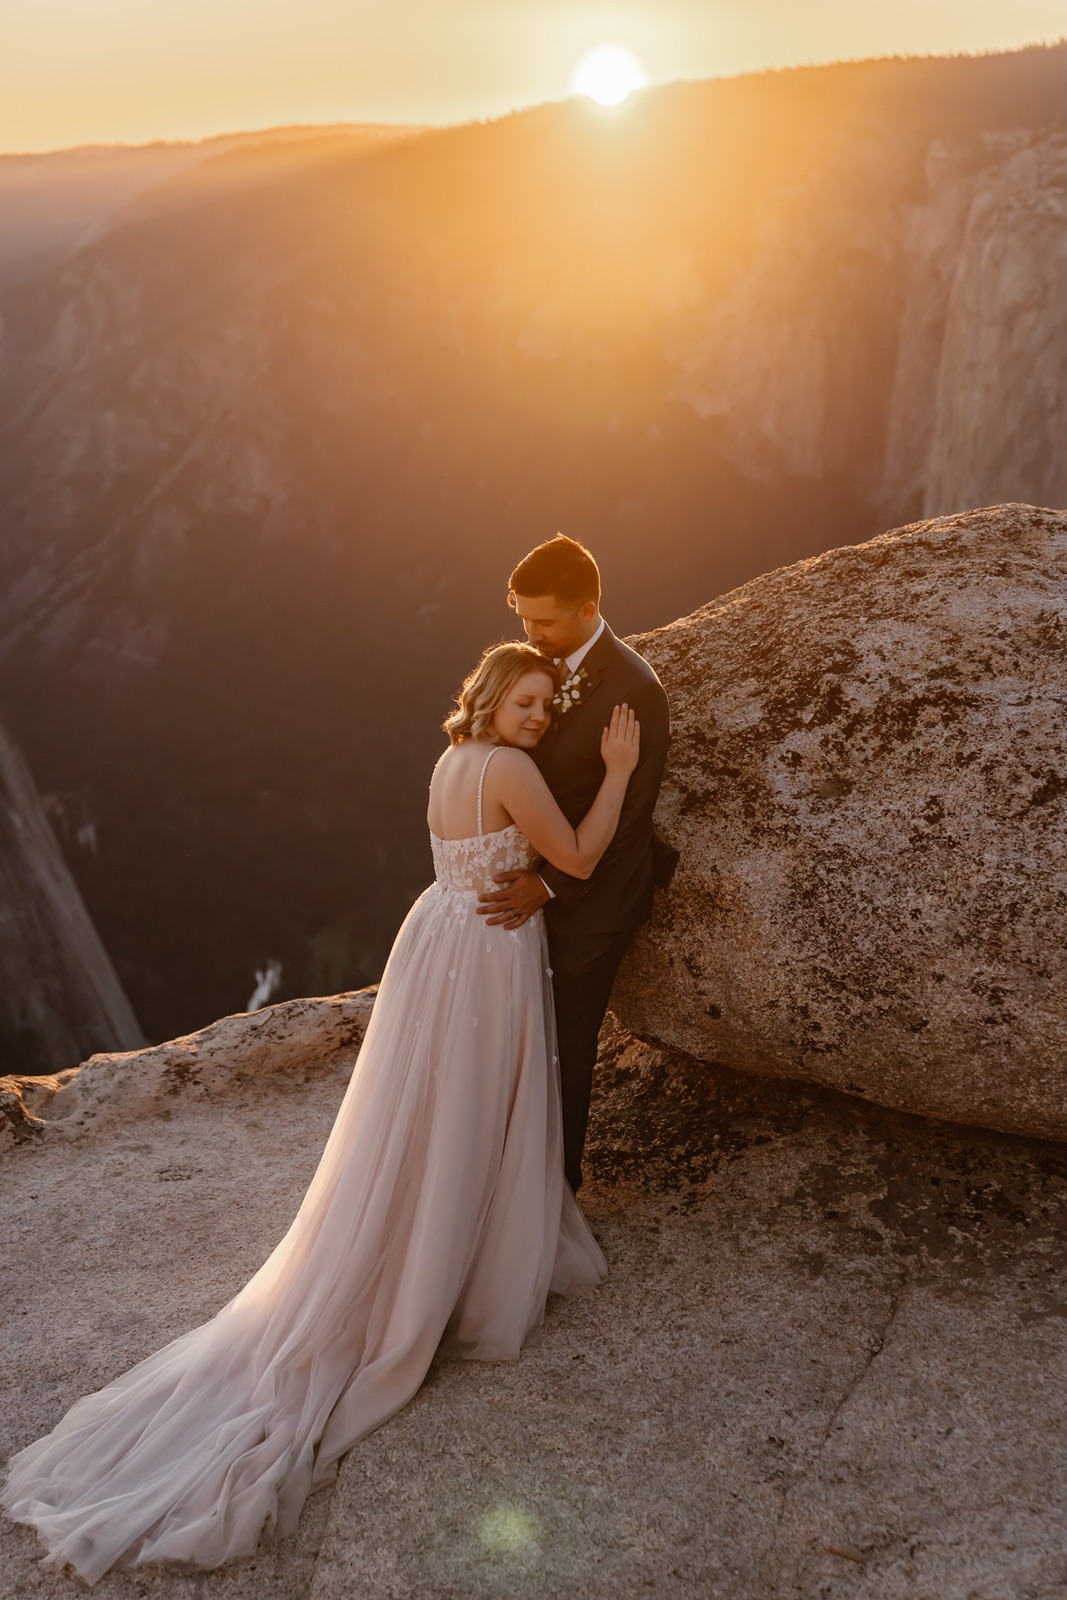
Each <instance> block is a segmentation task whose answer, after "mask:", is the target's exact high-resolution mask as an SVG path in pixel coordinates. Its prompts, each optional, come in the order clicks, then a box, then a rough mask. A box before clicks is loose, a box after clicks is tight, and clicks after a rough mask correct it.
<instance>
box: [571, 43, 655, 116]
mask: <svg viewBox="0 0 1067 1600" xmlns="http://www.w3.org/2000/svg"><path fill="white" fill-rule="evenodd" d="M647 83H648V73H647V72H646V71H645V69H644V67H643V66H642V65H641V63H640V61H638V59H637V57H636V56H635V55H634V54H633V53H632V51H630V50H626V49H624V48H623V46H622V45H621V44H598V45H597V47H596V49H595V50H587V51H586V53H585V55H584V56H583V57H582V59H581V60H580V61H579V63H578V65H577V66H576V67H575V69H574V71H573V73H572V74H571V94H584V95H588V97H589V99H590V100H595V101H596V102H597V104H598V105H602V106H618V105H621V104H622V102H623V101H624V100H625V99H626V97H627V95H630V94H632V93H633V91H634V90H635V89H643V88H644V87H645V85H646V84H647Z"/></svg>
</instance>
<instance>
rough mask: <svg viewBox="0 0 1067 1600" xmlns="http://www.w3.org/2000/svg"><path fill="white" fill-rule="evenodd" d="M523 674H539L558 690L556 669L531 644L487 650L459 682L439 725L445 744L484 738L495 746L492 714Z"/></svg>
mask: <svg viewBox="0 0 1067 1600" xmlns="http://www.w3.org/2000/svg"><path fill="white" fill-rule="evenodd" d="M524 672H542V673H544V675H545V677H546V678H549V679H550V680H551V682H552V686H553V689H558V688H559V685H560V675H559V669H558V668H557V667H556V666H554V665H553V663H552V662H551V661H549V660H548V659H547V658H546V657H545V656H543V655H542V654H541V653H540V651H539V650H535V649H534V648H533V646H532V645H528V644H495V645H493V646H492V648H491V649H489V650H487V651H486V652H485V654H484V655H483V656H482V659H481V660H480V661H479V663H478V665H477V666H476V667H475V669H474V671H473V672H472V673H470V674H469V675H468V676H467V677H466V678H465V679H464V680H463V687H462V689H461V690H460V691H459V693H458V694H457V696H456V709H455V711H453V712H451V713H450V715H449V716H447V717H446V718H445V720H444V722H443V723H442V724H441V726H442V727H443V728H444V730H445V732H446V733H447V734H448V739H449V743H450V744H462V743H463V741H464V739H488V740H490V742H491V743H492V744H499V743H500V740H499V739H498V738H497V736H496V734H495V733H494V732H493V729H492V727H491V726H490V724H491V722H492V718H493V712H494V711H495V710H496V708H497V706H498V705H500V703H501V701H502V700H503V699H504V697H505V695H506V694H507V693H508V691H509V690H510V689H511V687H512V685H513V684H514V683H516V682H517V681H518V679H519V678H521V677H522V675H523V673H524Z"/></svg>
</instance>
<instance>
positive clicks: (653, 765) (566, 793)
mask: <svg viewBox="0 0 1067 1600" xmlns="http://www.w3.org/2000/svg"><path fill="white" fill-rule="evenodd" d="M508 604H509V605H510V606H511V607H512V609H513V610H514V611H516V612H517V613H518V615H519V616H520V617H521V619H522V624H523V627H524V628H525V629H526V637H527V638H528V639H529V641H530V643H531V644H532V645H533V646H534V648H535V649H537V650H540V652H541V654H542V655H544V656H548V657H550V658H551V659H552V660H553V661H556V662H557V663H558V664H559V666H560V669H561V671H562V672H563V675H564V685H563V689H562V691H561V694H560V696H559V697H558V699H557V705H556V710H557V716H556V719H555V721H554V723H553V725H552V727H551V728H550V729H549V731H548V732H547V733H546V734H545V736H544V738H543V739H542V740H541V742H540V744H539V745H538V747H537V750H536V751H535V752H534V760H535V761H536V762H537V765H538V766H539V767H540V769H541V772H542V774H543V776H544V779H545V782H546V783H547V784H548V787H549V788H550V789H551V791H552V793H553V795H554V796H555V799H556V802H557V804H558V805H559V807H560V810H561V811H562V812H563V814H564V816H565V817H566V818H567V820H568V822H570V823H571V824H572V825H577V824H578V823H579V822H581V820H582V818H583V817H584V816H585V814H586V812H587V811H588V810H589V807H590V806H591V805H592V803H593V800H594V798H595V796H596V792H597V790H598V789H599V787H600V783H601V780H602V778H603V776H604V763H603V761H602V760H601V759H600V735H601V732H602V730H603V728H604V727H605V725H606V724H607V722H608V720H609V718H610V716H611V709H612V707H613V706H615V705H620V704H622V703H623V702H624V701H625V702H626V704H627V705H630V706H632V707H633V708H634V710H635V711H636V712H637V718H638V721H639V722H640V724H641V756H640V760H639V761H638V764H637V770H636V771H635V772H634V774H633V776H632V777H631V779H630V784H629V788H628V789H627V791H626V799H625V801H624V802H623V808H622V816H621V817H620V818H619V826H618V828H617V829H616V832H615V837H614V838H613V839H612V841H611V843H610V844H609V845H608V848H607V850H606V851H605V852H604V855H603V856H602V857H601V860H600V864H599V866H598V867H597V868H596V870H595V872H594V874H593V876H592V877H591V878H589V879H581V878H571V877H568V875H567V874H566V873H565V872H560V871H559V869H558V868H556V867H553V866H551V865H550V864H549V863H548V862H547V861H544V862H542V863H541V865H540V866H539V867H538V868H536V870H533V871H527V872H501V873H498V874H497V877H496V880H495V881H496V882H498V883H500V884H502V885H504V887H503V888H501V889H499V890H498V891H496V892H495V893H487V894H483V895H481V896H480V897H479V901H480V903H479V906H478V910H479V914H480V915H482V916H485V917H486V918H487V919H488V921H489V922H490V923H493V924H500V925H501V926H502V927H505V928H518V927H521V925H522V924H523V923H524V922H525V921H526V920H527V918H529V917H532V916H533V914H534V912H536V911H539V910H540V909H541V907H542V906H544V908H545V921H546V923H547V926H548V948H549V961H550V963H551V966H552V987H553V991H554V994H555V1002H556V1031H557V1034H558V1038H559V1069H560V1090H561V1094H562V1100H563V1145H564V1164H565V1169H566V1174H567V1181H568V1182H569V1184H570V1185H571V1188H572V1189H574V1190H577V1189H578V1188H579V1187H580V1185H581V1182H582V1150H583V1147H584V1145H585V1129H586V1123H587V1122H588V1120H589V1095H590V1090H591V1088H592V1082H593V1067H594V1065H595V1063H596V1055H597V1035H598V1034H599V1032H600V1025H601V1023H602V1022H603V1020H604V1012H605V1011H606V1010H607V1005H608V1000H609V999H610V998H611V986H612V983H613V982H614V979H615V973H616V971H617V970H618V966H619V963H620V961H621V960H622V958H623V956H624V954H625V953H626V948H627V946H628V945H629V943H630V940H631V939H632V938H633V935H634V931H635V929H637V928H639V927H640V925H641V924H642V923H643V922H646V921H647V920H648V918H649V916H650V915H651V911H652V889H653V885H654V884H656V883H660V884H664V883H668V882H669V881H670V875H671V872H672V871H673V870H674V861H675V859H676V852H675V851H672V850H671V849H670V848H669V846H667V845H666V844H664V842H663V841H662V840H661V839H659V838H657V836H656V835H655V834H654V833H653V829H652V812H653V809H654V807H655V804H656V796H657V795H658V793H659V786H660V780H661V779H662V777H663V764H664V762H665V760H666V757H667V740H668V735H669V732H670V716H669V712H668V709H667V696H666V695H665V694H664V692H663V685H662V684H661V683H660V681H659V679H658V678H657V677H656V674H655V673H654V672H653V670H652V668H651V667H650V666H649V665H648V662H647V661H644V660H643V659H642V658H641V657H640V656H639V655H638V654H637V653H636V651H634V650H631V649H630V648H629V646H628V645H625V644H623V643H622V641H621V640H619V639H616V637H615V635H614V634H613V633H612V631H611V629H610V628H609V627H608V625H607V623H606V622H605V621H604V619H603V617H602V616H601V615H600V572H599V570H598V568H597V564H596V562H595V561H594V560H593V558H592V556H591V555H590V554H589V551H588V550H586V549H585V547H584V546H583V545H580V544H578V543H576V542H575V540H573V539H567V538H565V537H564V536H563V535H562V534H557V535H556V537H555V538H554V539H549V540H548V541H547V542H546V543H545V544H539V545H538V546H537V548H536V549H535V550H531V551H530V554H529V555H528V556H526V557H525V558H524V559H523V560H522V561H520V562H519V564H518V566H517V567H516V568H515V571H514V572H513V573H512V574H511V579H510V586H509V590H508Z"/></svg>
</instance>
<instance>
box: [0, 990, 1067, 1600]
mask: <svg viewBox="0 0 1067 1600" xmlns="http://www.w3.org/2000/svg"><path fill="white" fill-rule="evenodd" d="M372 1003H373V993H371V992H363V993H355V994H347V995H338V996H335V997H332V998H329V999H325V1000H321V1001H310V1002H292V1003H290V1004H288V1005H281V1006H275V1007H272V1008H269V1009H268V1010H267V1011H264V1012H257V1013H255V1014H253V1015H250V1016H238V1017H230V1018H225V1019H224V1020H223V1021H222V1022H220V1023H216V1024H214V1025H213V1027H211V1028H209V1029H205V1030H204V1031H203V1032H202V1033H201V1034H193V1035H190V1036H189V1037H188V1038H187V1039H183V1040H179V1041H174V1042H173V1043H172V1044H169V1045H164V1046H160V1047H158V1049H156V1050H149V1051H142V1052H137V1053H133V1054H126V1055H118V1056H114V1057H106V1056H102V1057H96V1058H94V1059H93V1060H92V1061H91V1062H89V1063H88V1064H87V1065H86V1066H85V1067H83V1068H82V1069H81V1070H80V1071H78V1070H77V1069H75V1070H74V1071H72V1072H70V1073H65V1074H60V1075H59V1076H58V1077H57V1078H55V1079H53V1080H48V1081H46V1082H43V1083H36V1084H35V1083H34V1082H33V1080H23V1092H21V1093H20V1092H19V1084H18V1083H17V1082H15V1081H13V1080H9V1081H8V1085H7V1087H8V1090H9V1093H10V1095H11V1103H12V1105H15V1106H18V1107H22V1106H24V1105H26V1103H27V1100H28V1102H29V1111H30V1114H31V1116H32V1117H33V1119H34V1120H33V1121H32V1122H31V1121H28V1120H27V1119H26V1118H25V1117H23V1118H22V1121H21V1122H20V1124H19V1126H20V1130H21V1137H19V1138H17V1139H16V1138H14V1137H13V1138H12V1139H11V1141H10V1143H9V1146H8V1148H7V1150H6V1151H5V1152H4V1156H3V1184H4V1212H5V1221H6V1224H7V1231H6V1238H7V1242H8V1252H9V1253H8V1258H7V1264H6V1267H5V1284H4V1287H5V1293H4V1296H3V1301H2V1306H0V1328H2V1337H3V1339H4V1348H5V1350H6V1351H7V1353H8V1359H7V1361H6V1362H5V1363H4V1369H3V1375H2V1377H0V1391H2V1398H0V1417H2V1419H3V1420H2V1424H0V1451H2V1452H3V1453H4V1454H5V1455H6V1454H7V1453H9V1452H10V1451H12V1450H14V1449H16V1448H18V1447H20V1446H21V1445H22V1444H24V1443H26V1442H28V1441H29V1440H30V1439H31V1438H34V1437H36V1436H37V1434H39V1433H40V1432H42V1431H45V1430H46V1429H48V1428H49V1427H50V1426H51V1425H52V1424H53V1423H54V1422H55V1421H56V1420H57V1419H58V1417H59V1416H60V1415H61V1413H62V1412H63V1411H64V1410H65V1409H66V1407H67V1406H69V1405H70V1404H71V1403H72V1401H73V1400H74V1399H76V1398H77V1396H78V1395H79V1394H81V1393H83V1392H85V1391H86V1390H88V1389H92V1388H96V1387H99V1386H100V1385H101V1384H103V1383H105V1382H106V1381H107V1380H108V1379H110V1378H111V1377H113V1376H115V1375H116V1374H118V1373H119V1372H120V1371H122V1370H124V1369H125V1368H126V1367H128V1366H129V1365H131V1364H132V1363H133V1362H134V1361H136V1360H138V1359H139V1358H141V1357H143V1356H146V1355H148V1354H149V1353H150V1352H151V1351H152V1350H154V1349H156V1348H157V1347H158V1346H159V1345H160V1344H161V1343H163V1342H164V1341H165V1340H166V1339H169V1338H172V1337H174V1336H176V1335H177V1334H179V1333H180V1332H182V1331H183V1330H184V1329H186V1328H188V1327H190V1326H192V1325H193V1324H195V1323H196V1322H199V1321H202V1320H203V1319H204V1318H206V1317H208V1316H210V1315H212V1314H213V1312H214V1311H216V1310H217V1309H218V1308H219V1307H220V1306H221V1305H222V1304H223V1303H224V1302H225V1301H226V1300H227V1299H228V1298H229V1297H230V1296H231V1295H232V1294H233V1293H234V1292H235V1291H236V1290H237V1289H238V1288H239V1287H240V1285H241V1284H242V1283H243V1282H244V1281H246V1279H247V1278H248V1276H249V1275H250V1274H251V1273H252V1272H253V1271H254V1270H255V1268H256V1267H257V1266H258V1265H259V1263H260V1262H261V1261H262V1260H263V1258H264V1257H265V1256H266V1255H267V1253H268V1252H269V1250H270V1249H271V1248H272V1247H273V1245H274V1244H275V1243H276V1241H277V1239H278V1238H279V1237H280V1235H281V1234H282V1232H283V1231H284V1229H285V1228H286V1227H287V1225H288V1223H289V1222H290V1220H291V1218H292V1216H293V1214H294V1212H295V1210H296V1207H297V1205H298V1204H299V1200H300V1197H301V1195H302V1193H303V1191H304V1189H305V1187H306V1185H307V1183H308V1181H309V1180H310V1177H311V1175H312V1172H313V1171H314V1168H315V1164H316V1162H317V1160H318V1157H319V1155H320V1153H321V1150H322V1146H323V1144H324V1142H325V1139H326V1135H327V1133H328V1131H329V1128H330V1124H331V1122H332V1120H333V1117H334V1115H335V1114H336V1110H337V1106H338V1104H339V1102H340V1099H341V1096H342V1095H343V1093H344V1089H345V1085H346V1083H347V1080H348V1076H349V1074H350V1072H351V1069H352V1066H353V1064H354V1061H355V1059H356V1055H357V1052H358V1046H359V1039H360V1037H361V1035H362V1029H363V1026H364V1025H365V1021H366V1018H367V1016H368V1015H369V1012H370V1007H371V1005H372ZM316 1041H317V1042H316ZM582 1201H583V1205H584V1207H585V1210H586V1212H587V1215H588V1216H589V1218H590V1220H591V1223H592V1225H593V1228H594V1230H595V1231H596V1233H597V1235H598V1237H599V1238H600V1240H601V1242H602V1244H603V1246H604V1249H605V1251H606V1253H607V1256H608V1260H609V1264H610V1269H611V1271H610V1277H609V1279H608V1282H607V1283H606V1284H605V1285H604V1287H603V1288H602V1289H601V1290H599V1291H597V1293H595V1294H592V1295H588V1296H584V1297H580V1298H578V1299H574V1300H559V1301H553V1302H551V1303H550V1307H549V1314H548V1317H547V1320H546V1325H545V1329H544V1332H543V1335H542V1337H541V1339H540V1341H539V1342H538V1343H536V1344H534V1345H532V1346H530V1347H528V1348H527V1350H526V1351H525V1352H524V1353H523V1357H522V1360H521V1361H520V1362H519V1363H518V1364H517V1366H498V1365H492V1366H487V1365H479V1364H476V1363H447V1362H442V1363H439V1364H437V1365H436V1366H435V1367H434V1369H433V1370H432V1372H431V1374H430V1376H429V1379H428V1380H427V1383H426V1384H425V1385H424V1387H423V1388H422V1390H421V1391H420V1393H419V1394H418V1395H417V1396H416V1398H415V1400H414V1401H413V1402H412V1404H411V1405H410V1406H408V1407H407V1408H406V1409H405V1410H404V1411H403V1412H402V1413H401V1414H400V1416H399V1417H397V1418H395V1419H394V1420H393V1421H392V1422H390V1423H389V1424H388V1425H386V1426H385V1427H383V1428H382V1429H380V1430H379V1431H378V1433H376V1434H375V1435H373V1437H371V1438H370V1439H368V1440H366V1441H364V1442H363V1443H362V1444H361V1445H360V1446H359V1447H358V1448H357V1449H355V1450H354V1451H352V1453H351V1454H350V1455H349V1456H348V1457H347V1458H346V1459H345V1461H344V1462H343V1464H342V1470H341V1474H340V1477H339V1479H338V1481H337V1483H336V1485H334V1486H333V1487H332V1488H330V1489H328V1490H325V1491H323V1492H322V1493H321V1494H318V1495H316V1496H314V1497H313V1498H312V1500H311V1501H310V1502H309V1505H308V1507H307V1508H306V1511H305V1514H304V1517H303V1519H302V1521H301V1524H300V1527H299V1529H298V1531H297V1533H296V1534H295V1535H294V1536H293V1537H292V1538H290V1539H287V1540H283V1541H281V1542H279V1543H277V1544H273V1545H265V1546H263V1547H262V1548H261V1550H260V1551H259V1552H258V1553H257V1555H256V1556H255V1558H253V1559H251V1560H248V1561H242V1562H239V1563H237V1564H235V1565H234V1566H233V1567H231V1568H228V1569H226V1570H225V1571H224V1572H221V1573H214V1574H212V1575H211V1576H210V1579H205V1578H204V1577H203V1576H196V1575H191V1574H186V1573H181V1572H167V1571H163V1570H160V1569H144V1570H142V1571H140V1572H138V1573H136V1574H134V1575H126V1574H121V1573H116V1574H111V1575H108V1576H107V1577H105V1578H104V1579H103V1580H101V1582H100V1584H99V1585H98V1586H97V1588H96V1590H95V1591H94V1594H95V1595H96V1597H97V1600H145V1597H148V1600H190V1597H191V1596H193V1595H194V1594H201V1593H207V1591H208V1589H210V1592H211V1595H212V1596H213V1597H214V1600H349V1597H350V1596H352V1595H354V1594H360V1595H373V1596H374V1597H375V1600H460V1597H462V1600H497V1597H498V1596H500V1595H501V1594H507V1595H508V1596H510V1597H513V1600H615V1597H616V1596H618V1595H620V1594H625V1595H634V1594H645V1593H649V1594H661V1595H663V1596H664V1597H666V1600H716V1597H720V1600H816V1597H818V1600H917V1597H919V1596H931V1597H933V1596H936V1597H937V1600H1053V1597H1058V1596H1059V1595H1061V1594H1062V1592H1063V1585H1064V1582H1065V1580H1067V1571H1065V1569H1064V1566H1063V1563H1062V1556H1061V1555H1060V1553H1059V1551H1060V1529H1061V1525H1062V1516H1063V1511H1064V1507H1065V1501H1067V1485H1065V1482H1064V1463H1063V1459H1062V1452H1061V1450H1060V1439H1059V1428H1060V1415H1059V1414H1060V1393H1059V1390H1060V1386H1059V1384H1058V1383H1057V1382H1055V1381H1052V1377H1053V1374H1054V1373H1057V1372H1059V1371H1060V1370H1062V1352H1063V1332H1064V1327H1065V1321H1064V1312H1065V1310H1067V1306H1065V1303H1064V1295H1063V1280H1064V1262H1063V1238H1064V1228H1063V1222H1064V1220H1065V1210H1067V1204H1065V1202H1067V1173H1065V1171H1064V1167H1063V1163H1062V1162H1061V1161H1060V1160H1059V1158H1058V1152H1057V1151H1056V1150H1055V1149H1054V1148H1053V1147H1052V1146H1050V1145H1047V1144H1042V1143H1037V1142H1032V1141H1027V1140H1023V1139H1018V1138H1012V1137H1008V1136H1004V1135H1001V1134H996V1133H990V1132H986V1131H983V1130H975V1129H965V1128H960V1127H956V1126H953V1125H951V1124H948V1123H945V1122H939V1121H933V1120H927V1119H924V1118H919V1117H914V1116H906V1115H903V1114H900V1113H896V1112H891V1111H886V1110H882V1109H880V1108H878V1107H875V1106H872V1105H869V1104H866V1103H864V1102H863V1101H862V1100H859V1099H855V1098H850V1097H848V1096H843V1095H840V1094H838V1093H836V1092H834V1091H832V1090H827V1089H825V1088H821V1087H818V1086H813V1085H810V1084H798V1083H793V1082H788V1081H785V1080H775V1079H770V1078H767V1077H762V1076H752V1075H746V1074H742V1073H737V1072H731V1071H729V1070H728V1069H725V1068H722V1067H715V1066H708V1065H707V1064H705V1063H703V1062H700V1061H696V1060H694V1059H693V1058H691V1057H689V1056H686V1055H684V1054H682V1053H680V1052H678V1051H673V1050H669V1049H666V1048H664V1047H662V1046H659V1045H654V1044H649V1043H647V1042H646V1041H643V1040H641V1039H638V1038H637V1037H636V1036H635V1035H633V1034H632V1033H629V1032H628V1031H627V1030H625V1029H624V1028H622V1027H621V1026H620V1025H618V1024H617V1023H616V1022H615V1021H614V1020H613V1019H609V1023H608V1025H607V1026H606V1027H605V1030H604V1033H603V1035H602V1039H601V1056H600V1065H599V1071H598V1075H597V1085H596V1096H595V1101H594V1107H593V1118H592V1127H591V1139H590V1181H589V1183H588V1184H587V1186H586V1188H585V1190H583V1194H582ZM38 1554H39V1547H38V1546H37V1544H36V1541H35V1539H34V1537H33V1535H32V1534H31V1533H29V1531H28V1530H26V1529H23V1528H15V1527H12V1526H11V1525H10V1524H8V1523H6V1522H3V1521H0V1592H2V1593H4V1594H12V1595H18V1596H19V1597H20V1600H60V1597H64V1596H68V1595H71V1594H73V1593H74V1589H75V1586H74V1585H73V1584H72V1583H71V1582H70V1580H69V1579H67V1578H64V1577H63V1576H55V1575H52V1574H46V1573H44V1572H43V1571H42V1570H41V1569H40V1567H39V1566H38V1565H37V1556H38Z"/></svg>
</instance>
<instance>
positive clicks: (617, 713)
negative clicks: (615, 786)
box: [600, 703, 641, 778]
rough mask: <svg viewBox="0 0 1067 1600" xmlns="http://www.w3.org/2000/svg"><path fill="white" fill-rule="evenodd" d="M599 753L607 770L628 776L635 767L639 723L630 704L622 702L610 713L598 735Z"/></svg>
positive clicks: (639, 742)
mask: <svg viewBox="0 0 1067 1600" xmlns="http://www.w3.org/2000/svg"><path fill="white" fill-rule="evenodd" d="M600 754H601V756H602V758H603V761H604V765H605V767H606V768H607V770H608V771H609V772H619V773H622V774H624V775H625V776H626V777H627V778H628V777H629V776H630V773H631V772H632V771H633V770H634V768H635V767H636V765H637V758H638V756H639V755H640V754H641V724H640V723H639V722H638V720H637V717H636V716H635V714H634V711H633V708H632V707H631V706H628V705H626V704H625V703H624V704H623V705H621V706H616V707H615V709H614V711H613V712H612V713H611V721H610V722H609V723H608V725H607V727H606V728H605V729H604V732H603V733H602V734H601V735H600Z"/></svg>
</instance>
